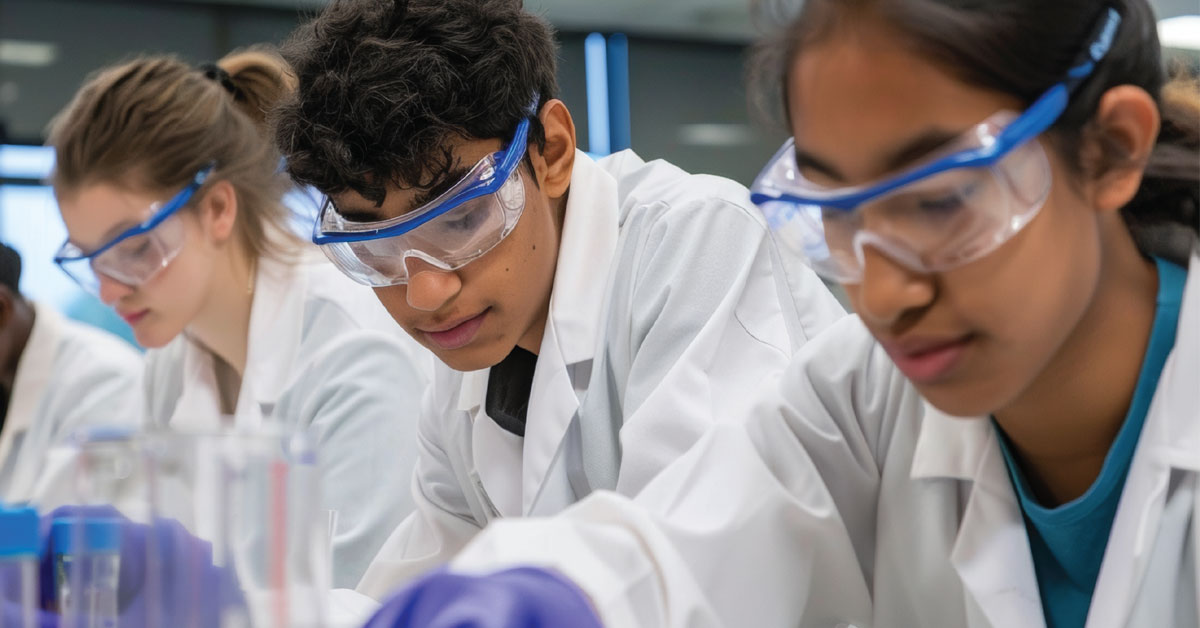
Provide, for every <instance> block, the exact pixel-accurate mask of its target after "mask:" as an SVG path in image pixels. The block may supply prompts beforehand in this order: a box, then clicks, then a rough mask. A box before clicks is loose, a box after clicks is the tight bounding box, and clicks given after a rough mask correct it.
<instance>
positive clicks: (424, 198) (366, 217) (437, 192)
mask: <svg viewBox="0 0 1200 628" xmlns="http://www.w3.org/2000/svg"><path fill="white" fill-rule="evenodd" d="M468 172H469V170H468V169H467V168H451V169H449V170H447V171H446V172H445V173H443V174H442V176H441V177H440V178H439V180H438V183H437V184H435V185H433V186H430V187H428V188H426V189H423V190H420V191H418V192H417V193H416V194H415V195H413V199H412V203H411V204H410V206H409V207H408V208H407V209H405V210H404V211H403V212H401V213H400V214H399V215H397V216H385V215H384V214H383V212H381V211H380V207H379V206H376V207H369V208H359V207H347V208H345V209H343V208H341V207H338V205H337V204H336V203H334V202H333V199H329V204H330V205H331V206H332V207H333V210H334V211H335V212H337V215H339V216H341V217H342V218H344V219H346V220H349V221H350V222H378V221H380V220H389V219H391V218H397V217H399V216H403V215H404V214H407V213H409V212H411V211H413V210H415V209H417V208H419V207H422V206H424V205H426V204H428V203H429V202H430V201H432V200H434V199H436V198H437V197H439V196H441V195H442V194H445V193H446V190H449V189H450V188H452V187H454V185H455V184H456V183H458V182H459V181H460V180H461V179H462V178H463V177H465V176H467V173H468Z"/></svg>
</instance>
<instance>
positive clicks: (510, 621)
mask: <svg viewBox="0 0 1200 628" xmlns="http://www.w3.org/2000/svg"><path fill="white" fill-rule="evenodd" d="M558 626H571V627H572V628H600V626H601V624H600V620H599V619H598V618H597V617H596V614H595V612H594V611H593V610H592V606H591V604H590V603H589V602H588V599H587V597H586V596H584V594H583V592H582V591H580V590H579V588H578V587H576V586H575V584H574V583H572V582H571V581H570V580H567V579H566V578H564V577H563V576H561V575H559V574H557V573H556V572H552V571H549V570H545V569H539V568H536V567H518V568H515V569H509V570H506V571H499V572H496V573H493V574H488V575H486V576H466V575H461V574H453V573H449V572H447V571H444V570H441V571H435V572H433V573H431V574H429V575H427V576H425V577H424V578H422V579H420V580H418V581H416V582H415V583H413V584H411V585H409V586H408V587H406V588H405V589H403V590H401V591H400V592H398V593H396V594H395V595H393V596H392V597H390V598H388V599H387V600H386V601H384V603H383V606H382V607H381V608H380V609H379V611H378V612H377V613H375V616H374V617H372V618H371V619H370V620H369V621H367V623H366V626H364V628H551V627H558Z"/></svg>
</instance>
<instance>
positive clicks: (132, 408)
mask: <svg viewBox="0 0 1200 628" xmlns="http://www.w3.org/2000/svg"><path fill="white" fill-rule="evenodd" d="M33 307H34V320H33V330H32V331H31V332H30V334H29V340H28V342H27V343H26V345H25V351H24V352H23V353H22V354H21V358H20V361H19V362H18V363H17V376H16V379H15V380H14V381H13V390H12V396H11V397H10V398H9V405H8V416H7V418H6V419H5V421H4V429H3V431H0V501H2V502H9V503H15V502H34V503H41V502H43V500H51V501H54V500H57V499H58V496H60V495H62V494H64V493H65V492H67V491H70V490H71V482H72V478H71V472H70V468H71V467H70V461H71V459H72V456H71V454H70V450H69V448H66V447H64V443H65V441H66V439H67V437H68V436H69V435H70V434H71V432H73V431H74V430H76V429H79V428H81V427H87V426H97V425H114V426H134V425H138V424H139V423H140V422H141V418H142V403H141V377H142V356H141V355H140V354H139V353H138V352H137V351H135V350H134V349H133V348H132V347H130V346H129V345H128V344H126V343H125V342H123V341H122V340H120V339H119V338H117V337H116V336H113V335H112V334H109V333H107V332H104V331H101V330H99V329H95V328H92V327H89V326H87V325H83V324H81V323H76V322H74V321H71V320H69V319H67V318H65V317H63V316H62V315H61V314H59V313H58V312H57V311H55V310H54V309H53V308H51V307H49V306H46V305H42V304H38V303H35V304H34V305H33Z"/></svg>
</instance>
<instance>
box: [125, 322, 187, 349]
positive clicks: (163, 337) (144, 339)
mask: <svg viewBox="0 0 1200 628" xmlns="http://www.w3.org/2000/svg"><path fill="white" fill-rule="evenodd" d="M178 335H179V332H175V333H167V332H166V331H164V330H162V329H159V328H156V327H154V326H152V325H151V326H145V327H143V326H142V325H139V326H136V327H134V328H133V337H134V339H136V340H137V343H138V344H139V345H141V346H142V347H143V348H146V349H161V348H163V347H165V346H167V345H168V344H170V343H171V341H172V340H174V339H175V337H176V336H178Z"/></svg>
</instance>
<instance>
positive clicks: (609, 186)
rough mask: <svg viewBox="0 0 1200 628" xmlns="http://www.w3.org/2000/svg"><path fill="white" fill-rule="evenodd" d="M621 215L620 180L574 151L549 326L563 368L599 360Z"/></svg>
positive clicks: (581, 153)
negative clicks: (598, 341) (618, 197)
mask: <svg viewBox="0 0 1200 628" xmlns="http://www.w3.org/2000/svg"><path fill="white" fill-rule="evenodd" d="M619 211H620V207H619V205H618V199H617V181H616V179H614V178H613V177H612V175H610V174H609V173H607V172H605V171H604V169H602V168H601V167H600V165H599V164H597V163H596V162H594V161H592V158H591V157H588V156H587V154H586V153H583V152H582V151H575V165H574V168H573V170H572V172H571V187H570V190H569V191H568V196H567V209H566V215H565V216H564V222H563V231H562V238H561V240H560V243H559V246H558V265H557V267H556V268H555V273H554V291H553V292H552V293H551V295H550V316H549V320H548V321H547V322H548V324H547V327H549V326H551V325H552V326H553V327H554V330H555V334H556V336H557V344H558V350H559V351H560V352H561V355H562V359H563V363H564V364H576V363H579V362H583V361H584V360H590V359H592V358H593V357H594V356H595V351H596V340H597V337H598V336H599V334H600V327H601V325H602V324H603V323H604V321H603V320H601V319H602V317H603V315H604V314H603V309H604V301H605V297H606V296H607V295H608V292H609V286H608V277H609V272H608V271H609V267H610V266H611V264H612V259H613V255H614V254H615V253H616V250H617V235H618V219H617V217H618V212H619ZM544 343H545V339H543V344H544Z"/></svg>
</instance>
